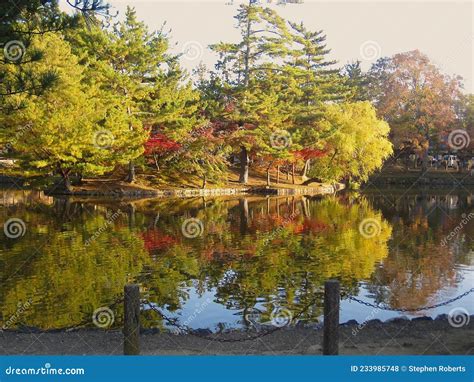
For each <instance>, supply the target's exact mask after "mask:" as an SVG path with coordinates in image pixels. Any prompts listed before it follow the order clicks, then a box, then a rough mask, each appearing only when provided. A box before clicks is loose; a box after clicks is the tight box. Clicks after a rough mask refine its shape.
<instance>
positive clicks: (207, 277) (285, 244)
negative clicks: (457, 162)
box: [0, 194, 474, 329]
mask: <svg viewBox="0 0 474 382" xmlns="http://www.w3.org/2000/svg"><path fill="white" fill-rule="evenodd" d="M392 197H393V200H392V199H391V198H392ZM1 199H2V198H0V200H1ZM14 199H15V198H14ZM3 200H6V199H5V198H3ZM8 200H9V203H8V204H7V203H4V205H3V208H2V210H3V216H4V217H5V220H6V219H7V218H9V217H13V216H14V217H17V218H21V219H22V220H24V221H25V223H26V226H27V231H26V234H25V236H23V237H22V238H20V239H8V238H6V237H4V236H3V237H2V247H1V252H0V255H1V258H0V259H1V262H2V274H1V280H2V286H1V290H2V293H1V296H0V303H1V306H2V308H1V322H6V321H7V320H8V318H9V317H10V316H11V315H12V314H14V313H15V311H16V309H17V305H18V303H19V302H21V301H26V300H28V298H30V297H32V299H33V307H32V308H30V309H28V310H26V311H25V312H24V313H23V314H22V316H21V319H20V322H21V323H23V324H27V325H29V326H36V327H40V328H43V329H47V328H59V327H64V326H70V325H74V324H77V323H79V322H81V321H82V320H83V319H85V318H87V317H90V315H91V314H92V312H93V311H94V310H95V309H96V308H98V307H100V306H103V305H107V304H109V303H110V302H112V301H114V300H115V298H117V297H119V296H120V295H121V294H122V290H123V285H124V284H125V283H126V282H130V281H134V282H139V283H140V284H141V286H142V292H143V295H144V296H146V297H147V298H148V299H150V300H152V301H155V302H156V303H157V304H158V305H159V306H160V307H162V308H165V309H167V310H168V311H170V312H177V311H179V310H180V309H182V307H183V305H184V304H186V302H187V301H188V300H189V298H190V293H191V292H192V293H194V294H197V295H199V296H202V297H203V298H204V294H205V293H209V292H212V293H213V294H214V302H215V303H218V304H221V305H222V306H225V307H226V308H227V309H229V310H232V311H234V312H235V313H236V314H239V315H241V323H242V324H243V325H248V324H249V322H248V320H247V319H246V318H247V317H248V315H249V314H254V313H255V312H256V311H257V310H258V312H260V314H259V315H258V316H257V317H258V318H257V319H258V320H260V321H262V322H266V321H269V319H270V313H271V312H272V311H273V310H274V309H275V308H277V307H285V308H287V309H290V310H291V311H293V312H294V313H297V312H299V311H301V310H302V309H303V308H304V307H305V306H306V305H308V304H309V303H310V302H311V301H312V300H313V299H315V298H316V299H318V298H319V300H318V303H317V304H315V305H314V306H313V307H312V308H311V309H308V310H307V311H305V313H304V314H303V315H302V317H300V318H301V319H303V320H306V321H315V320H316V319H317V317H318V316H319V315H320V314H321V312H322V310H321V309H322V307H321V299H320V298H321V296H320V294H319V292H320V290H321V287H322V285H323V283H324V281H325V280H327V279H328V278H332V277H337V278H339V279H340V280H341V282H342V285H343V288H344V289H345V290H347V291H349V292H351V293H356V292H357V290H358V283H359V282H360V281H366V282H368V284H369V288H370V291H371V292H372V293H373V295H374V299H375V300H377V301H383V302H385V303H387V304H390V305H391V306H392V307H396V308H399V307H412V306H415V305H416V306H419V305H425V304H426V303H427V302H431V299H432V298H433V296H434V295H435V294H436V293H437V291H439V290H440V289H442V288H444V287H447V286H455V285H456V282H457V276H458V272H457V270H456V269H457V266H458V265H459V264H465V265H472V257H470V255H469V250H470V246H471V242H470V240H467V239H466V237H467V236H464V239H463V238H462V237H459V238H455V239H453V240H452V241H451V242H450V244H449V245H448V246H446V247H442V246H441V244H440V242H441V240H442V238H443V235H447V234H448V233H449V231H450V230H452V229H453V227H454V226H456V224H457V223H458V221H456V219H457V218H458V217H459V219H458V220H460V219H461V218H460V216H461V213H462V212H463V211H465V210H467V209H468V208H470V205H468V200H467V199H466V198H463V197H460V198H459V202H458V205H457V207H456V208H450V209H447V210H444V209H443V210H441V204H442V203H443V202H442V201H441V200H437V199H436V198H435V199H433V197H432V196H431V195H421V196H420V195H414V196H412V197H406V196H403V197H401V198H397V197H396V196H393V195H392V196H390V195H389V194H385V195H383V196H377V195H368V196H361V195H357V194H343V195H340V196H329V197H311V198H309V197H300V198H297V197H289V198H281V197H278V198H277V197H272V198H261V197H251V196H249V197H241V198H218V199H207V200H206V199H202V198H201V199H199V198H196V199H175V200H159V199H155V200H149V201H138V202H134V203H93V202H86V201H80V200H63V199H54V200H52V199H47V198H41V197H35V198H33V199H32V198H17V202H15V203H11V197H10V198H8ZM31 200H34V202H31ZM26 201H27V202H26ZM446 211H447V212H446ZM446 214H447V215H446ZM446 216H448V218H447V217H446ZM189 218H196V219H199V220H200V221H201V222H202V227H203V232H202V234H201V235H200V236H198V237H196V238H187V237H185V236H183V234H182V224H183V221H185V220H186V219H189ZM364 219H372V220H371V221H373V222H375V224H376V225H377V228H378V230H377V234H376V235H375V236H374V237H367V235H365V236H364V235H361V232H360V224H361V222H363V221H364ZM472 229H474V226H473V224H472V223H471V222H470V223H469V224H468V225H466V227H464V231H463V233H462V235H468V234H469V232H470V231H471V230H472ZM85 243H89V245H85ZM120 309H121V308H119V309H118V311H117V313H118V314H117V317H116V324H117V325H120V323H121V313H120ZM143 318H144V320H143V321H144V324H145V326H156V325H158V326H161V325H162V324H163V323H162V322H160V321H159V318H158V317H157V316H156V315H153V314H152V313H150V312H145V313H144V314H143ZM196 320H197V321H198V320H199V317H197V318H196Z"/></svg>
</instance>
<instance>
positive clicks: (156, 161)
mask: <svg viewBox="0 0 474 382" xmlns="http://www.w3.org/2000/svg"><path fill="white" fill-rule="evenodd" d="M153 159H154V160H155V167H156V170H157V171H160V166H159V164H158V156H157V155H156V154H153Z"/></svg>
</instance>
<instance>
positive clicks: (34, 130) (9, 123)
mask: <svg viewBox="0 0 474 382" xmlns="http://www.w3.org/2000/svg"><path fill="white" fill-rule="evenodd" d="M32 46H34V47H35V48H36V47H37V48H38V49H41V50H42V51H44V52H45V54H44V57H43V58H42V60H41V61H40V62H37V63H34V64H33V63H31V65H35V70H38V71H42V70H45V69H46V68H54V70H55V72H56V75H57V77H58V81H57V82H56V84H55V85H54V87H53V88H51V89H49V90H47V91H46V92H45V93H44V94H42V95H34V96H32V95H30V96H27V95H26V94H25V93H22V94H18V95H16V96H15V97H14V101H15V102H18V103H23V104H24V107H22V108H21V109H19V110H17V111H16V112H15V113H9V114H2V115H1V116H0V119H1V121H2V124H3V125H4V126H5V127H6V128H5V129H4V130H3V131H2V141H3V142H7V143H11V148H12V156H14V157H16V158H18V159H19V163H20V165H21V166H22V167H23V168H26V169H28V168H29V169H35V170H36V171H40V172H42V173H45V174H50V173H59V174H60V175H61V177H62V180H63V182H62V186H63V188H64V189H65V191H70V174H72V173H79V174H82V175H102V174H104V173H105V172H107V171H110V170H112V169H113V168H114V167H115V165H117V164H120V163H124V161H125V162H126V161H128V160H130V158H134V157H135V156H136V155H137V154H136V153H135V152H133V151H130V150H129V149H128V147H129V146H130V144H131V142H137V141H138V142H140V144H142V143H143V141H142V138H143V137H142V135H143V134H142V133H140V132H139V131H138V130H133V131H131V130H130V129H129V128H128V126H129V121H128V120H127V118H124V116H125V117H126V114H123V113H121V112H120V109H119V106H118V105H119V104H118V101H117V100H115V101H116V102H115V103H111V102H110V101H111V100H110V98H109V97H107V94H105V95H104V93H103V92H102V91H101V90H100V89H98V88H97V87H94V86H91V85H90V84H88V83H86V82H85V81H84V78H85V73H84V68H83V67H82V66H81V65H79V63H78V59H77V57H76V56H75V55H74V54H72V52H71V49H70V46H69V44H68V43H67V42H65V41H64V40H63V39H62V38H61V37H59V36H57V35H56V34H48V35H45V36H41V37H37V38H35V39H34V40H33V44H32Z"/></svg>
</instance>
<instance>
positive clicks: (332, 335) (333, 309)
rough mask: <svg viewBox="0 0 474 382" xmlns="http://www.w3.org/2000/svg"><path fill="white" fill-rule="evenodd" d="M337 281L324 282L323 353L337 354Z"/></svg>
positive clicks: (338, 287) (338, 300) (338, 288)
mask: <svg viewBox="0 0 474 382" xmlns="http://www.w3.org/2000/svg"><path fill="white" fill-rule="evenodd" d="M339 291H340V286H339V281H338V280H328V281H326V282H325V283H324V334H323V355H337V354H339V302H340V297H339Z"/></svg>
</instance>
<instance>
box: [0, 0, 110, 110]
mask: <svg viewBox="0 0 474 382" xmlns="http://www.w3.org/2000/svg"><path fill="white" fill-rule="evenodd" d="M67 3H68V4H69V5H70V6H71V7H73V8H74V9H75V10H76V11H77V12H78V13H80V14H82V15H84V16H86V17H87V19H88V20H93V19H95V17H97V16H98V15H107V14H108V5H106V4H104V3H103V2H102V0H90V1H79V0H68V1H67ZM0 15H2V16H1V22H0V48H1V50H2V51H3V53H4V54H3V57H1V58H0V110H4V111H12V110H15V109H17V108H21V107H22V105H18V104H17V103H15V102H12V97H11V96H14V95H17V94H20V93H27V94H31V95H38V94H41V93H42V92H44V91H46V90H47V89H48V88H51V87H52V86H53V85H54V82H55V81H56V80H57V79H58V78H57V76H56V74H55V72H54V70H52V69H51V68H45V69H44V70H43V71H42V72H39V71H38V70H33V66H32V65H31V64H32V63H39V62H40V61H41V59H42V58H43V56H44V52H42V51H41V50H38V48H35V47H34V46H32V45H31V44H32V39H33V38H34V37H35V36H42V35H45V34H48V33H58V32H61V31H64V30H66V29H68V28H73V27H75V26H76V25H77V22H78V20H79V17H78V15H77V14H76V15H73V16H69V15H67V14H65V13H64V12H61V11H60V10H59V7H58V1H57V0H5V1H3V2H1V3H0ZM16 101H17V99H16Z"/></svg>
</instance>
